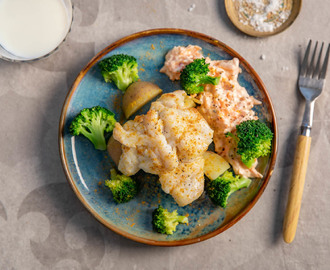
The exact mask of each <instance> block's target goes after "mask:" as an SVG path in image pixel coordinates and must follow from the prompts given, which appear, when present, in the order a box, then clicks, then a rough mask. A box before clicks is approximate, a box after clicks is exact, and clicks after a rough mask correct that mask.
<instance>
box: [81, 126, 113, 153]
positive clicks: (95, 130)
mask: <svg viewBox="0 0 330 270" xmlns="http://www.w3.org/2000/svg"><path fill="white" fill-rule="evenodd" d="M91 130H92V132H89V131H87V130H86V129H83V130H82V131H81V133H82V134H83V135H84V136H85V137H87V138H88V139H89V140H90V141H91V142H92V143H93V144H94V147H95V148H96V149H98V150H105V149H107V144H106V142H105V137H104V129H103V127H102V126H101V127H95V126H94V127H92V128H91Z"/></svg>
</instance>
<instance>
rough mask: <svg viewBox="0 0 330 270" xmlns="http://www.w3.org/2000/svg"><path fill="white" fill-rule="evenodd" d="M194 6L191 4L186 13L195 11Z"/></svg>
mask: <svg viewBox="0 0 330 270" xmlns="http://www.w3.org/2000/svg"><path fill="white" fill-rule="evenodd" d="M195 7H196V5H195V4H192V5H191V6H190V7H189V8H188V11H189V12H191V11H193V10H194V9H195Z"/></svg>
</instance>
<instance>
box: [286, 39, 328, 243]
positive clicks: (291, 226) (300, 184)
mask: <svg viewBox="0 0 330 270" xmlns="http://www.w3.org/2000/svg"><path fill="white" fill-rule="evenodd" d="M311 45H312V41H311V40H310V41H309V43H308V46H307V49H306V52H305V56H304V60H303V62H302V64H301V68H300V73H299V80H298V86H299V89H300V92H301V94H302V95H303V96H304V97H305V99H306V105H305V112H304V117H303V121H302V125H301V134H300V135H299V137H298V141H297V146H296V152H295V157H294V162H293V171H292V179H291V186H290V192H289V198H288V204H287V208H286V212H285V217H284V223H283V238H284V241H285V242H286V243H291V242H292V241H293V239H294V237H295V234H296V229H297V224H298V218H299V212H300V206H301V199H302V194H303V189H304V183H305V176H306V170H307V163H308V157H309V152H310V145H311V141H312V138H311V129H312V122H313V111H314V103H315V100H316V99H317V97H318V96H319V95H320V94H321V92H322V90H323V88H324V85H325V76H326V72H327V66H328V62H329V53H330V44H329V45H328V49H327V52H326V55H325V58H324V61H323V64H321V61H322V60H321V58H322V50H323V45H324V43H322V45H321V49H320V52H319V55H318V59H317V62H316V65H315V57H316V52H317V45H318V42H316V45H315V48H314V52H313V55H312V58H311V60H310V61H309V59H308V58H309V53H310V48H311ZM321 65H322V67H321Z"/></svg>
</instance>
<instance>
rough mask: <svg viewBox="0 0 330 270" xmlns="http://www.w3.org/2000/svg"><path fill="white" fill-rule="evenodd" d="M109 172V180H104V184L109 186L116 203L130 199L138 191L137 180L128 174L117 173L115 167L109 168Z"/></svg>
mask: <svg viewBox="0 0 330 270" xmlns="http://www.w3.org/2000/svg"><path fill="white" fill-rule="evenodd" d="M110 174H111V176H110V180H105V185H106V186H107V187H108V188H110V190H111V192H112V196H113V199H114V200H115V201H116V202H117V203H125V202H128V201H130V200H132V199H133V198H134V197H135V196H136V194H137V193H138V184H137V182H136V181H135V180H134V179H133V178H131V177H129V176H126V175H123V174H118V173H117V172H116V170H115V169H111V170H110Z"/></svg>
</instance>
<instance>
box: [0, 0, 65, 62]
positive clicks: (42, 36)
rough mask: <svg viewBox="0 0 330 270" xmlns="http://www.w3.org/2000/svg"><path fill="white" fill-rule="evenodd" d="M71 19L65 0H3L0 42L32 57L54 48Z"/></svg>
mask: <svg viewBox="0 0 330 270" xmlns="http://www.w3.org/2000/svg"><path fill="white" fill-rule="evenodd" d="M70 23H71V21H70V18H69V16H68V13H67V10H66V8H65V5H64V3H63V1H62V0H0V45H1V46H2V47H3V48H5V49H6V50H7V51H9V52H10V53H12V54H14V55H17V56H21V57H24V58H28V59H32V58H38V57H41V56H43V55H45V54H47V53H49V52H51V51H52V50H54V49H55V48H56V47H57V46H58V45H59V44H60V43H61V42H62V41H63V39H64V38H65V36H66V34H67V32H68V28H69V27H70Z"/></svg>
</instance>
